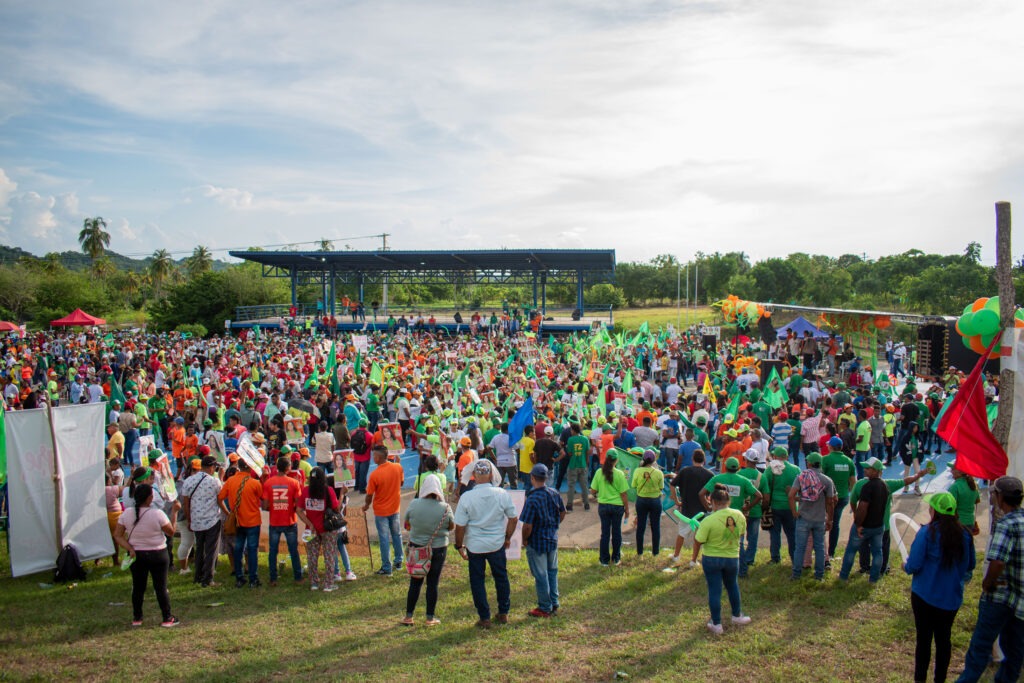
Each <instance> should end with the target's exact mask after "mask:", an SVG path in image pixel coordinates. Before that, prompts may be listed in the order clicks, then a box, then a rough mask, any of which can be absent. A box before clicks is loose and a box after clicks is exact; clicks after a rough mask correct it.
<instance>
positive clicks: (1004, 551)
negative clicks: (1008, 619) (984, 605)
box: [986, 508, 1024, 619]
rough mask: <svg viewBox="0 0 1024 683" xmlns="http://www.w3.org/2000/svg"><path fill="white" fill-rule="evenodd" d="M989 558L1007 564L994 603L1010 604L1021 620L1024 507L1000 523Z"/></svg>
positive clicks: (993, 597) (1023, 611)
mask: <svg viewBox="0 0 1024 683" xmlns="http://www.w3.org/2000/svg"><path fill="white" fill-rule="evenodd" d="M986 558H987V559H988V561H989V562H1004V563H1005V564H1006V568H1005V569H1003V573H1002V575H1001V576H1000V577H999V581H998V582H997V585H996V590H995V592H994V593H993V594H992V600H993V602H997V603H999V604H1003V605H1007V606H1008V607H1009V608H1010V609H1012V610H1013V611H1014V614H1015V615H1016V617H1017V618H1018V619H1024V510H1022V509H1020V508H1017V509H1016V510H1013V511H1012V512H1008V513H1007V514H1006V515H1004V516H1003V518H1002V519H1000V520H999V521H998V522H996V525H995V528H994V529H993V530H992V540H991V541H990V542H989V545H988V553H987V555H986Z"/></svg>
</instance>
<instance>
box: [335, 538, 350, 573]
mask: <svg viewBox="0 0 1024 683" xmlns="http://www.w3.org/2000/svg"><path fill="white" fill-rule="evenodd" d="M338 555H339V556H340V557H341V564H342V566H344V567H345V572H346V573H347V572H350V571H352V560H350V559H349V557H348V548H347V547H345V544H344V543H342V542H341V534H340V533H339V534H338Z"/></svg>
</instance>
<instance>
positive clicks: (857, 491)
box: [850, 477, 903, 530]
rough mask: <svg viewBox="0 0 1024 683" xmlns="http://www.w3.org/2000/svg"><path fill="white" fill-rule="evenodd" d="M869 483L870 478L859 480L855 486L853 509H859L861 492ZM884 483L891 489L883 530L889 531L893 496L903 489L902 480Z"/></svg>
mask: <svg viewBox="0 0 1024 683" xmlns="http://www.w3.org/2000/svg"><path fill="white" fill-rule="evenodd" d="M867 482H868V478H867V477H864V478H863V479H858V480H857V483H856V484H854V485H853V489H851V490H850V505H852V506H853V509H854V510H855V511H856V509H857V501H858V500H859V499H860V491H861V489H863V488H864V484H866V483H867ZM882 483H883V484H885V487H886V488H887V489H889V497H888V498H886V499H885V517H884V519H883V520H882V528H883V529H886V530H888V529H889V515H890V514H891V508H892V494H894V493H896V492H897V491H899V490H900V489H901V488H903V480H902V479H883V480H882Z"/></svg>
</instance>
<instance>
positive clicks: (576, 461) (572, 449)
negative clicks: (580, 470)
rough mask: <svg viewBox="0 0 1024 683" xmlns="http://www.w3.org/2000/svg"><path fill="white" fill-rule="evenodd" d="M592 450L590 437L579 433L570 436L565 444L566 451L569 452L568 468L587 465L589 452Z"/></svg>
mask: <svg viewBox="0 0 1024 683" xmlns="http://www.w3.org/2000/svg"><path fill="white" fill-rule="evenodd" d="M588 451H590V439H588V438H587V437H585V436H583V435H582V434H577V435H573V436H570V437H569V441H568V442H567V443H566V444H565V452H566V453H568V454H569V464H568V466H567V467H568V469H573V468H574V467H586V466H587V452H588Z"/></svg>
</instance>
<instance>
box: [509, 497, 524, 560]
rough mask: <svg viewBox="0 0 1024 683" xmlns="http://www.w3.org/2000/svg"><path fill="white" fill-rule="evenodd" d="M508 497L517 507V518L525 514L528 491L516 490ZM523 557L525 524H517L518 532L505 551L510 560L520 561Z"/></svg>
mask: <svg viewBox="0 0 1024 683" xmlns="http://www.w3.org/2000/svg"><path fill="white" fill-rule="evenodd" d="M508 495H509V496H511V497H512V504H513V505H515V506H516V517H519V516H520V515H521V514H523V506H524V505H526V491H522V490H515V491H509V492H508ZM522 556H523V523H522V522H518V521H517V522H516V530H515V532H513V534H512V538H511V539H510V540H509V542H508V548H507V549H506V550H505V557H506V558H507V559H509V560H518V559H520V558H522Z"/></svg>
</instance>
